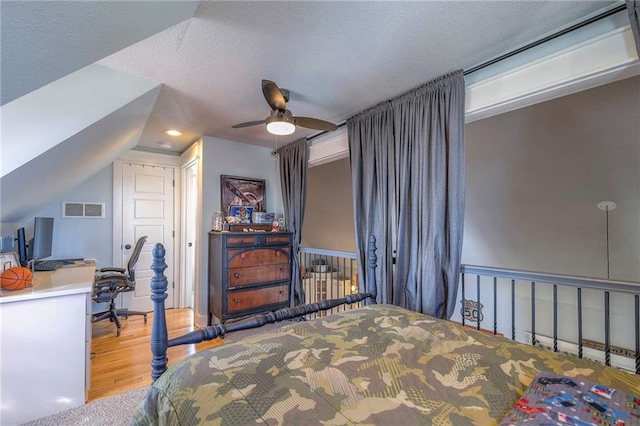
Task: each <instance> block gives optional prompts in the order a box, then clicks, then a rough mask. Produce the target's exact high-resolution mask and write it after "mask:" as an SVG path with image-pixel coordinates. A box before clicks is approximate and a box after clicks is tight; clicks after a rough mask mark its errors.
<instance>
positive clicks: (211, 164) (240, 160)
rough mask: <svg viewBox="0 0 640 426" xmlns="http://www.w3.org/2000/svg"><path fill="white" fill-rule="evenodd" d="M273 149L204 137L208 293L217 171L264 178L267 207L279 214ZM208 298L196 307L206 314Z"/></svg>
mask: <svg viewBox="0 0 640 426" xmlns="http://www.w3.org/2000/svg"><path fill="white" fill-rule="evenodd" d="M272 152H273V150H272V149H268V148H262V147H257V146H254V145H248V144H242V143H238V142H232V141H228V140H225V139H219V138H212V137H208V136H205V137H203V144H202V157H203V158H202V161H201V168H202V191H203V193H202V221H203V227H202V235H201V239H202V242H203V244H202V263H201V271H200V272H201V277H202V283H201V293H200V294H204V295H206V294H208V293H207V290H206V288H207V282H206V280H207V276H208V272H207V266H208V258H209V257H208V256H209V245H208V244H209V243H208V241H209V236H208V232H209V231H210V230H211V225H212V218H213V215H214V213H215V212H216V211H217V210H221V208H220V175H234V176H243V177H252V178H257V179H265V181H266V182H265V184H266V190H267V210H268V211H270V212H275V213H276V217H278V216H280V215H282V197H281V194H280V177H279V173H280V172H279V170H278V163H277V161H276V158H275V157H274V156H273V155H272ZM207 303H208V299H207V297H202V298H201V299H200V303H199V305H198V306H196V307H195V308H196V310H197V312H198V313H199V314H200V315H205V316H206V314H207V310H208V305H207Z"/></svg>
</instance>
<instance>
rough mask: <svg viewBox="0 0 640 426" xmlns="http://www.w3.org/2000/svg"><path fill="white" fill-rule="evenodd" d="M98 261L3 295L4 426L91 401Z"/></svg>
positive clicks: (0, 417)
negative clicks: (93, 308)
mask: <svg viewBox="0 0 640 426" xmlns="http://www.w3.org/2000/svg"><path fill="white" fill-rule="evenodd" d="M94 274H95V263H94V264H88V265H83V266H78V265H76V266H74V267H63V268H60V269H58V270H56V271H48V272H36V273H35V278H36V280H37V284H36V285H35V286H34V287H33V288H27V289H23V290H18V291H2V292H1V293H0V332H1V334H0V376H1V377H0V424H2V425H15V424H20V423H24V422H27V421H30V420H34V419H38V418H41V417H45V416H48V415H51V414H54V413H58V412H60V411H64V410H67V409H69V408H73V407H78V406H80V405H83V404H84V403H85V402H86V395H87V391H88V389H89V382H90V372H91V291H92V286H93V276H94Z"/></svg>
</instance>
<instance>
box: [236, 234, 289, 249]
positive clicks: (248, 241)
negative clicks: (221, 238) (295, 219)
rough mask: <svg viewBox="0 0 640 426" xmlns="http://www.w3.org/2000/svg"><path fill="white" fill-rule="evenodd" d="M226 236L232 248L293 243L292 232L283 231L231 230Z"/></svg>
mask: <svg viewBox="0 0 640 426" xmlns="http://www.w3.org/2000/svg"><path fill="white" fill-rule="evenodd" d="M225 237H226V245H227V247H230V248H231V247H256V246H258V247H259V246H288V245H291V234H289V233H282V232H231V233H228V234H226V235H225Z"/></svg>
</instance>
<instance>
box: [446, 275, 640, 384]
mask: <svg viewBox="0 0 640 426" xmlns="http://www.w3.org/2000/svg"><path fill="white" fill-rule="evenodd" d="M460 272H461V281H460V290H459V291H460V298H459V300H460V301H461V309H460V312H457V313H456V314H455V315H454V317H453V318H452V319H453V320H455V321H460V322H461V323H462V324H463V325H472V326H474V327H476V328H477V329H478V330H488V331H490V332H493V333H494V334H504V335H505V336H507V337H510V338H511V339H513V340H518V341H523V342H527V343H530V344H533V345H538V346H545V347H548V348H549V349H551V350H553V351H555V352H568V353H572V354H574V355H577V356H578V357H580V358H582V357H586V358H590V359H592V360H595V361H598V362H603V363H604V364H606V365H608V366H611V365H612V360H613V359H614V358H615V363H613V365H614V366H616V367H620V368H624V369H627V370H630V371H634V372H635V373H636V374H640V283H637V282H630V281H618V280H607V279H599V278H586V277H575V276H568V275H554V274H545V273H538V272H529V271H517V270H511V269H503V268H490V267H483V266H472V265H462V266H461V268H460ZM487 292H488V293H489V295H487V294H486V293H487ZM498 307H500V308H498Z"/></svg>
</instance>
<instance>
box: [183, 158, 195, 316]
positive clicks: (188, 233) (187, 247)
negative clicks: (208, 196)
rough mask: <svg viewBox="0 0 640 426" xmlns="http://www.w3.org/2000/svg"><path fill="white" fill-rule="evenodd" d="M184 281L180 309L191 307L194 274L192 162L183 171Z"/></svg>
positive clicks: (193, 176) (193, 165)
mask: <svg viewBox="0 0 640 426" xmlns="http://www.w3.org/2000/svg"><path fill="white" fill-rule="evenodd" d="M183 182H184V190H185V191H184V204H185V214H184V238H183V239H182V241H183V244H184V264H183V271H184V281H183V285H182V292H183V297H182V298H181V301H180V307H181V308H192V307H193V289H194V279H195V278H194V273H195V258H196V257H195V250H196V239H197V232H196V221H197V217H198V215H197V212H198V162H197V161H194V162H192V163H191V164H189V165H188V166H187V167H186V168H185V169H184V180H183Z"/></svg>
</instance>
